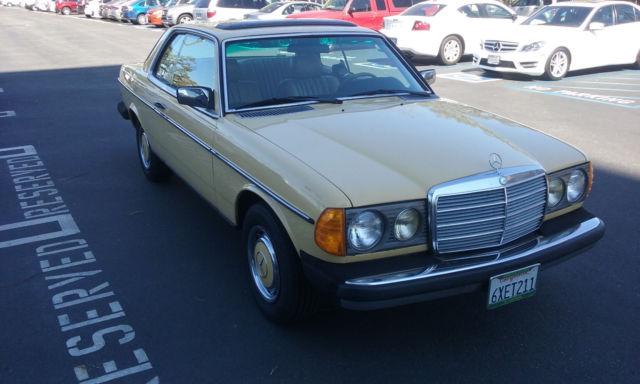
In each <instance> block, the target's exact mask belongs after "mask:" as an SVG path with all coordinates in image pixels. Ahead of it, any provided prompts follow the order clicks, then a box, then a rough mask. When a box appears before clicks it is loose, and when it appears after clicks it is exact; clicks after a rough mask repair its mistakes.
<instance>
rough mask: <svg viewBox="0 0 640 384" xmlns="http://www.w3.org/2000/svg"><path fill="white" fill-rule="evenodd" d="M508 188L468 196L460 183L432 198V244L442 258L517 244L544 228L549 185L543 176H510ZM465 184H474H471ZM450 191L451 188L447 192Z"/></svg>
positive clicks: (436, 191) (505, 178)
mask: <svg viewBox="0 0 640 384" xmlns="http://www.w3.org/2000/svg"><path fill="white" fill-rule="evenodd" d="M493 179H496V180H495V181H496V182H495V183H493V184H496V183H497V181H498V179H502V181H503V182H505V181H506V182H505V184H506V185H505V186H502V185H500V184H498V185H497V186H496V185H494V186H491V184H492V182H491V178H490V177H488V178H487V177H485V179H483V180H482V183H483V184H484V185H489V188H486V189H484V188H483V189H482V190H477V191H469V192H467V191H464V189H466V188H465V183H464V182H462V183H461V184H460V185H458V187H457V188H456V189H457V190H460V192H457V191H456V192H457V193H454V194H451V193H448V191H447V188H444V189H443V190H442V191H438V187H436V188H435V189H434V192H432V193H430V201H431V230H432V232H431V233H432V245H433V247H434V249H435V250H436V251H437V252H439V253H451V252H461V251H468V250H474V249H482V248H489V247H495V246H499V245H502V244H506V243H508V242H510V241H513V240H516V239H518V238H520V237H522V236H524V235H527V234H529V233H531V232H533V231H535V230H536V229H538V228H539V227H540V225H541V224H542V219H543V217H544V212H545V204H546V198H547V181H546V178H545V175H544V172H542V171H536V172H533V173H532V172H530V171H529V172H526V173H522V174H517V173H515V174H512V175H510V176H508V177H504V176H496V173H495V172H493ZM466 184H467V185H471V186H472V185H473V183H471V182H467V183H466ZM449 189H450V188H449Z"/></svg>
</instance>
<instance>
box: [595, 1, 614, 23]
mask: <svg viewBox="0 0 640 384" xmlns="http://www.w3.org/2000/svg"><path fill="white" fill-rule="evenodd" d="M591 22H592V23H593V22H599V23H604V25H605V26H609V25H613V6H611V5H608V6H606V7H602V8H600V9H598V11H597V12H596V14H595V15H593V19H591Z"/></svg>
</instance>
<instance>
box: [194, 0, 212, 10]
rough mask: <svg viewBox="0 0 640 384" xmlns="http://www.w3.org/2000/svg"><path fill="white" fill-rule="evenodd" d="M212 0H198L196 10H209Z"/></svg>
mask: <svg viewBox="0 0 640 384" xmlns="http://www.w3.org/2000/svg"><path fill="white" fill-rule="evenodd" d="M209 2H211V0H196V4H195V8H209Z"/></svg>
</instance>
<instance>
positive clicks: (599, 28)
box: [589, 21, 604, 31]
mask: <svg viewBox="0 0 640 384" xmlns="http://www.w3.org/2000/svg"><path fill="white" fill-rule="evenodd" d="M603 29H604V23H600V22H598V21H594V22H593V23H591V24H589V30H590V31H602V30H603Z"/></svg>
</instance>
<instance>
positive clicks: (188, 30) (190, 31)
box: [147, 27, 222, 119]
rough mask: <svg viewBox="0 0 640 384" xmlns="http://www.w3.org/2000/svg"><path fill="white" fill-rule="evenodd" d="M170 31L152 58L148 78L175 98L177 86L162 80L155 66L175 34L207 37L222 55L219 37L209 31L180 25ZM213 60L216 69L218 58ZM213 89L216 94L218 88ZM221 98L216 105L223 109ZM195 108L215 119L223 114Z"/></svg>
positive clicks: (215, 50)
mask: <svg viewBox="0 0 640 384" xmlns="http://www.w3.org/2000/svg"><path fill="white" fill-rule="evenodd" d="M169 33H170V34H169V35H168V36H166V37H163V38H162V40H163V46H162V47H160V48H159V49H158V51H157V52H156V55H155V57H154V58H153V60H151V63H150V65H149V68H148V71H147V79H148V80H149V81H151V82H152V83H153V84H154V85H156V86H157V87H158V88H160V89H162V90H163V91H164V92H165V93H167V94H169V95H170V96H173V97H174V98H177V97H178V96H177V88H173V87H172V86H170V85H169V84H167V83H165V82H163V81H161V80H160V79H159V78H158V77H156V76H155V75H154V72H155V68H156V66H157V65H158V62H159V61H160V60H161V59H162V54H163V53H164V51H165V47H166V45H167V44H168V43H169V42H171V41H172V40H173V38H174V36H175V35H179V34H187V33H188V34H192V35H195V36H198V37H201V38H204V39H207V40H209V41H211V42H212V43H213V46H214V47H213V49H214V52H215V53H216V54H217V55H218V56H219V55H220V52H219V51H220V50H219V47H220V43H219V41H218V39H216V38H215V36H212V35H211V34H208V33H203V32H202V31H200V30H197V29H191V28H184V27H180V28H174V29H173V30H172V31H171V32H169ZM213 60H214V71H215V68H216V65H215V61H216V58H215V57H214V58H213ZM214 76H215V72H214ZM220 76H221V75H220V74H218V80H220ZM214 80H215V79H214ZM215 83H216V82H215V81H214V84H215ZM218 83H219V81H218ZM213 91H214V94H215V92H216V90H215V89H213ZM218 94H220V91H219V90H218ZM220 99H221V98H220V97H218V100H216V106H217V107H218V110H219V111H222V103H221V100H220ZM194 109H195V110H197V111H198V112H201V113H203V114H205V115H207V116H209V117H213V118H214V119H218V118H220V116H221V115H220V114H219V113H217V112H215V110H214V112H213V113H212V112H211V110H208V109H205V108H194Z"/></svg>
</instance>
